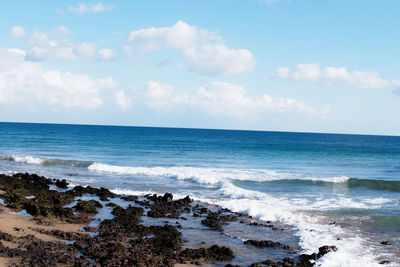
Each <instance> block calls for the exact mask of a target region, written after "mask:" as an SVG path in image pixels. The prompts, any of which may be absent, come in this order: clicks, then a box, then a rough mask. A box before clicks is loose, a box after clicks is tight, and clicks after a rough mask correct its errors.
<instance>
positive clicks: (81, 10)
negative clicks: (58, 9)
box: [67, 2, 114, 14]
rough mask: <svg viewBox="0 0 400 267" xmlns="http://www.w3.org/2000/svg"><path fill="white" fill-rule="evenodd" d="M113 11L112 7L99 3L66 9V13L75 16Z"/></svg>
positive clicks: (83, 4) (78, 5)
mask: <svg viewBox="0 0 400 267" xmlns="http://www.w3.org/2000/svg"><path fill="white" fill-rule="evenodd" d="M113 9H114V6H113V5H106V4H103V3H101V2H99V3H83V2H81V3H78V4H77V6H70V7H68V9H67V10H68V11H69V12H72V13H75V14H87V13H102V12H108V11H111V10H113Z"/></svg>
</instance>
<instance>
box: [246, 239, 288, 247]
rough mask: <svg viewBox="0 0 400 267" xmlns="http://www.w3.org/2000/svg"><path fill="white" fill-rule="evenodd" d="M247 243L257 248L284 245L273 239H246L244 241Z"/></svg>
mask: <svg viewBox="0 0 400 267" xmlns="http://www.w3.org/2000/svg"><path fill="white" fill-rule="evenodd" d="M243 243H244V244H246V245H252V246H255V247H256V248H275V247H280V246H282V244H281V243H279V242H274V241H271V240H261V241H258V240H246V241H244V242H243Z"/></svg>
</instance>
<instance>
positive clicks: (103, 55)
mask: <svg viewBox="0 0 400 267" xmlns="http://www.w3.org/2000/svg"><path fill="white" fill-rule="evenodd" d="M98 55H99V59H100V60H101V61H112V60H114V59H116V58H117V53H116V52H115V51H114V50H112V49H108V48H103V49H100V50H99V51H98Z"/></svg>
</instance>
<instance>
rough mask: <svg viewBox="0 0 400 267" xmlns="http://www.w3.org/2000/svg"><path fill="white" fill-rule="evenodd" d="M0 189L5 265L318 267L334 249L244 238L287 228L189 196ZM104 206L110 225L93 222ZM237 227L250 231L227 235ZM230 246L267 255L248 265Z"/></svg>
mask: <svg viewBox="0 0 400 267" xmlns="http://www.w3.org/2000/svg"><path fill="white" fill-rule="evenodd" d="M0 188H1V190H2V191H1V192H0V193H1V194H0V198H2V199H3V201H4V204H5V206H6V207H5V206H3V205H2V206H1V207H0V208H1V213H0V242H1V245H0V258H1V262H0V263H1V264H3V265H4V266H56V265H57V266H190V264H196V265H204V266H234V265H232V264H234V262H235V261H234V258H235V257H241V258H242V263H244V261H246V260H247V261H249V262H248V263H247V265H249V266H250V265H251V266H313V265H314V260H317V259H318V258H320V257H322V256H324V255H325V254H327V253H329V252H330V251H335V250H336V249H337V248H336V247H334V246H324V247H322V248H320V249H319V251H317V252H316V253H314V254H312V255H306V254H302V255H300V254H299V253H300V250H299V248H298V247H291V246H289V245H287V244H283V243H280V242H278V241H272V240H252V239H243V238H240V237H239V236H240V235H243V232H244V231H245V230H246V228H247V231H249V233H251V234H253V235H254V236H257V235H258V236H259V235H260V234H262V235H263V237H264V238H267V237H270V238H275V239H276V237H275V236H276V234H274V233H273V232H281V231H286V230H289V231H290V229H285V226H282V225H279V224H275V223H274V222H262V221H258V220H254V219H252V218H251V217H249V216H245V215H243V214H238V213H233V212H231V211H229V210H227V209H221V208H220V207H215V206H214V207H210V206H207V205H205V204H204V203H199V202H197V203H196V202H193V200H191V199H190V197H189V196H187V197H185V198H183V199H178V200H174V199H173V195H172V194H169V193H166V194H164V195H163V196H157V195H147V196H145V197H143V198H141V197H138V196H132V195H130V196H122V195H116V194H114V193H112V192H110V191H109V190H107V189H105V188H100V189H99V188H93V187H81V186H75V187H74V188H72V189H70V190H67V188H68V183H67V182H66V181H65V180H63V181H60V180H56V179H53V180H51V179H47V178H45V177H40V176H37V175H30V174H27V173H25V174H23V173H19V174H14V175H13V176H5V175H0ZM50 188H52V189H50ZM57 188H58V189H59V190H57ZM82 199H85V200H82ZM100 201H101V202H100ZM116 203H119V204H121V203H124V205H122V206H125V208H124V207H121V206H119V205H118V204H116ZM72 205H73V206H72ZM103 205H104V206H103ZM67 206H72V208H68V207H67ZM7 207H9V208H7ZM104 207H108V208H111V212H110V214H105V213H106V212H107V211H104V210H103V211H102V213H103V215H102V217H103V218H106V217H109V216H110V215H112V218H111V217H109V218H110V219H102V220H100V219H98V218H97V219H96V218H95V216H94V215H95V214H98V213H99V210H100V209H104ZM144 212H146V214H144ZM29 215H30V216H29ZM144 217H146V218H144ZM235 223H236V224H243V225H246V226H244V227H240V228H241V229H239V228H238V227H237V226H236V231H235V230H232V229H231V230H227V228H228V227H229V226H232V225H233V224H235ZM260 228H261V229H260ZM264 228H265V229H264ZM266 229H267V231H266ZM268 231H269V232H272V233H271V234H270V235H269V236H268V235H267V234H266V232H268ZM196 232H197V233H196ZM193 235H196V237H195V238H194V239H192V240H185V238H188V237H190V236H193ZM234 235H236V236H234ZM227 239H231V240H229V241H227ZM229 243H230V245H231V246H232V247H233V249H234V250H235V252H236V251H237V250H238V249H237V248H238V247H240V246H242V247H245V250H249V251H250V254H251V253H253V254H256V253H257V252H260V251H262V254H265V253H267V254H266V255H264V256H263V257H264V260H263V261H261V260H260V262H253V263H251V262H250V261H251V260H254V258H253V257H251V256H249V255H246V253H243V252H244V250H243V249H241V250H240V249H239V250H240V252H239V254H238V255H235V253H234V251H233V250H232V249H231V248H229V247H228V246H225V244H227V245H229ZM234 243H236V244H234ZM239 243H240V244H239ZM210 244H212V245H210ZM221 244H224V245H221ZM268 252H269V253H270V255H268ZM262 254H261V253H260V255H262ZM208 264H211V265H208Z"/></svg>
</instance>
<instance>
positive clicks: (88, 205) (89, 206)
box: [73, 199, 103, 214]
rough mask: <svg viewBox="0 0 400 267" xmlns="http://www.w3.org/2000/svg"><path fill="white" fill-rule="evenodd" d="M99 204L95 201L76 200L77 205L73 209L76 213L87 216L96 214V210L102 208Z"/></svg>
mask: <svg viewBox="0 0 400 267" xmlns="http://www.w3.org/2000/svg"><path fill="white" fill-rule="evenodd" d="M102 207H103V205H101V203H100V202H98V201H97V200H93V199H92V200H80V199H79V200H78V203H77V204H76V205H75V206H74V207H73V208H74V209H75V210H76V211H78V212H81V213H87V214H96V213H98V211H97V208H102Z"/></svg>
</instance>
